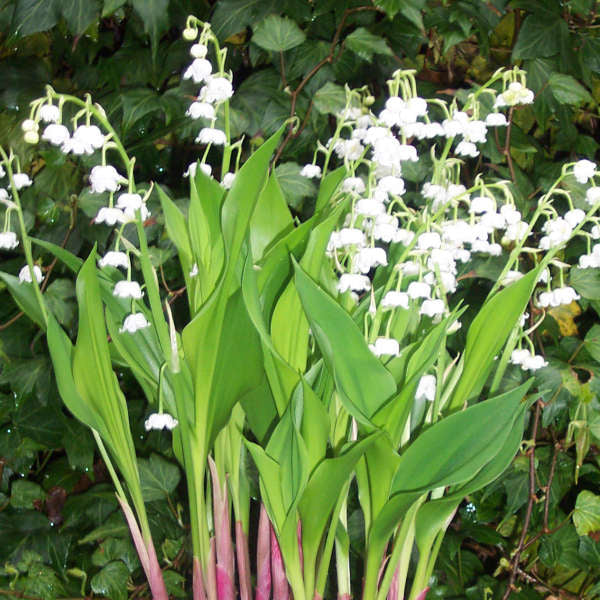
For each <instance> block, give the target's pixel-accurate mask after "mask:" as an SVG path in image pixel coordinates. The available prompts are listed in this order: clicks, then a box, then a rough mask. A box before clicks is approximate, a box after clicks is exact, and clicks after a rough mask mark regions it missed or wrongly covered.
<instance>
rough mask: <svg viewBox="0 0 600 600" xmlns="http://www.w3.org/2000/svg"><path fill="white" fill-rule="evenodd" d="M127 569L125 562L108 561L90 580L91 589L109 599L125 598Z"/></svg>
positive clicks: (125, 599) (120, 599)
mask: <svg viewBox="0 0 600 600" xmlns="http://www.w3.org/2000/svg"><path fill="white" fill-rule="evenodd" d="M128 577H129V570H128V569H127V567H126V566H125V563H123V562H121V561H120V560H115V561H112V562H110V563H108V564H107V565H106V566H105V567H103V568H102V570H101V571H100V572H99V573H96V575H94V576H93V577H92V579H91V581H90V584H91V586H92V591H93V592H94V593H95V594H99V595H100V596H106V597H107V598H110V600H127V579H128Z"/></svg>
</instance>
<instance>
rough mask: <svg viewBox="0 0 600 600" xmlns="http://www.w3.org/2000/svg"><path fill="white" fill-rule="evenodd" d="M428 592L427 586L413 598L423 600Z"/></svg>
mask: <svg viewBox="0 0 600 600" xmlns="http://www.w3.org/2000/svg"><path fill="white" fill-rule="evenodd" d="M428 591H429V586H427V587H426V588H424V589H423V591H422V592H420V593H419V595H418V596H417V597H416V598H415V600H425V597H426V596H427V592H428Z"/></svg>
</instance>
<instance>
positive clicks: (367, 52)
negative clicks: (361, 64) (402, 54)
mask: <svg viewBox="0 0 600 600" xmlns="http://www.w3.org/2000/svg"><path fill="white" fill-rule="evenodd" d="M346 47H347V48H349V49H350V50H352V52H354V53H355V54H358V56H360V57H361V58H362V59H364V60H371V58H372V57H373V54H386V55H388V56H389V55H391V54H392V51H391V49H390V47H389V46H388V45H387V42H386V41H385V40H384V39H383V38H382V37H380V36H378V35H375V34H373V33H371V32H370V31H369V30H368V29H365V28H364V27H359V28H358V29H356V30H355V31H353V32H352V33H351V34H350V35H349V36H348V37H347V38H346Z"/></svg>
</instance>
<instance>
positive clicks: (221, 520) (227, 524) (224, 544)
mask: <svg viewBox="0 0 600 600" xmlns="http://www.w3.org/2000/svg"><path fill="white" fill-rule="evenodd" d="M208 464H209V467H210V473H211V475H212V484H213V521H214V525H215V539H216V548H217V564H216V573H217V598H218V600H234V599H235V588H234V581H235V562H234V553H233V542H232V541H231V519H230V516H229V498H228V495H227V483H225V485H223V487H221V485H220V482H219V474H218V473H217V466H216V465H215V461H214V460H213V459H212V458H210V457H209V458H208Z"/></svg>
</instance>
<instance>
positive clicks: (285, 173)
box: [275, 162, 316, 208]
mask: <svg viewBox="0 0 600 600" xmlns="http://www.w3.org/2000/svg"><path fill="white" fill-rule="evenodd" d="M301 169H302V167H301V166H300V165H299V164H298V163H295V162H285V163H281V164H280V165H278V166H277V167H276V168H275V174H276V175H277V181H278V183H279V186H280V187H281V190H282V191H283V194H284V196H285V197H286V200H287V202H288V204H289V205H290V206H292V207H293V208H296V207H299V206H300V205H301V204H302V199H303V198H306V197H310V196H313V195H314V194H315V193H316V186H315V184H314V183H313V181H312V180H311V179H309V178H308V177H303V176H302V175H300V171H301Z"/></svg>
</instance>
